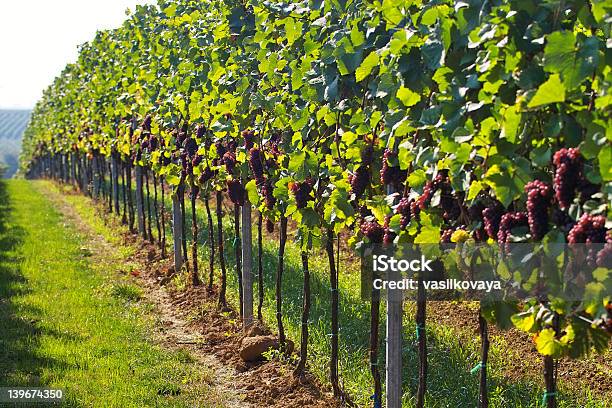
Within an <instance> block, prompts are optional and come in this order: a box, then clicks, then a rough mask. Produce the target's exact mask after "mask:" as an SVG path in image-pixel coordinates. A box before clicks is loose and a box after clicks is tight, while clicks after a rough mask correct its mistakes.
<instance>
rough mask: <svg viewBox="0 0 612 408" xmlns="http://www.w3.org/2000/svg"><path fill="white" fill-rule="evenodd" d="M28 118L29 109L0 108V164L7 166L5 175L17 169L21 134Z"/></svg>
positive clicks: (8, 175)
mask: <svg viewBox="0 0 612 408" xmlns="http://www.w3.org/2000/svg"><path fill="white" fill-rule="evenodd" d="M29 118H30V111H29V110H0V164H4V165H6V166H8V172H7V173H6V174H5V176H6V177H12V175H13V174H15V172H16V171H17V167H18V165H19V152H20V151H21V136H22V135H23V131H24V130H25V128H26V126H27V124H28V120H29Z"/></svg>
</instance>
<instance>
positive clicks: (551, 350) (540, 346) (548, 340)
mask: <svg viewBox="0 0 612 408" xmlns="http://www.w3.org/2000/svg"><path fill="white" fill-rule="evenodd" d="M535 344H536V349H537V350H538V353H540V354H542V355H544V356H553V357H559V356H560V355H561V353H562V352H563V346H562V345H561V342H559V340H557V339H556V338H555V331H554V330H553V329H544V330H542V331H541V332H540V333H539V334H538V336H537V337H536V341H535Z"/></svg>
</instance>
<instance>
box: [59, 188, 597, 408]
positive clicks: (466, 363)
mask: <svg viewBox="0 0 612 408" xmlns="http://www.w3.org/2000/svg"><path fill="white" fill-rule="evenodd" d="M67 199H68V201H69V202H70V203H71V204H72V205H74V206H75V208H77V210H78V211H79V213H80V215H81V217H83V218H84V219H86V220H87V222H88V223H93V225H94V226H95V228H96V230H97V231H98V232H100V233H101V234H103V235H104V236H105V237H107V238H108V239H111V240H112V239H113V238H114V237H116V233H115V232H116V230H114V229H109V228H108V227H105V225H104V223H103V222H102V221H101V220H100V217H96V216H95V211H94V210H93V208H92V207H91V201H90V200H89V199H87V198H85V197H83V196H80V195H72V196H68V197H67ZM211 201H213V200H211ZM166 206H167V208H168V210H169V209H170V203H169V202H166ZM187 207H188V214H187V215H186V219H187V220H190V219H191V215H190V211H189V206H187ZM202 207H203V206H200V207H199V208H198V220H199V226H200V235H199V242H200V244H201V246H200V270H201V273H202V275H207V274H208V262H207V259H206V258H207V256H208V249H207V241H206V240H207V237H208V234H207V225H208V224H207V221H206V219H205V211H204V209H203V208H202ZM225 210H226V211H225V214H226V215H225V218H224V230H225V240H226V242H225V248H226V254H225V255H226V261H227V265H228V299H229V302H230V304H232V305H233V307H234V308H235V309H236V310H237V309H238V280H237V276H236V269H235V268H233V265H236V263H235V258H234V248H233V221H232V220H233V211H232V209H231V208H225ZM213 217H214V210H213ZM254 223H255V222H254ZM189 225H190V224H189ZM214 225H215V226H216V225H217V224H216V219H215V223H214ZM113 228H116V227H113ZM253 230H254V233H255V231H256V228H255V227H254V228H253ZM167 231H168V234H169V236H168V242H171V237H170V234H171V228H170V225H168V227H167ZM187 237H188V240H191V231H190V228H187ZM215 238H216V235H215ZM253 243H254V249H253V252H254V254H256V251H257V248H256V239H254V240H253ZM277 245H278V242H277V240H276V239H269V240H265V241H264V245H263V253H264V256H263V260H264V262H263V263H264V276H265V301H264V310H263V314H264V320H265V322H266V323H267V324H269V325H270V326H271V327H272V329H274V330H276V329H277V327H276V314H275V313H276V310H275V300H274V299H275V297H274V295H275V294H274V291H275V289H274V287H275V286H274V285H275V273H276V265H277V258H276V251H277ZM189 255H191V253H189ZM254 256H255V255H254ZM285 263H286V265H285V274H284V277H283V279H284V280H283V322H284V326H285V330H286V333H287V335H288V336H289V338H291V339H292V340H294V341H295V342H296V343H298V342H299V338H300V329H301V326H300V324H301V320H300V319H301V308H302V272H301V261H300V252H299V248H298V246H297V245H296V244H295V243H292V242H288V244H287V250H286V254H285ZM254 265H256V263H254ZM310 269H311V290H312V306H311V317H310V338H309V358H308V367H309V369H310V371H311V372H313V373H314V374H315V375H317V377H319V378H320V379H321V380H322V381H323V382H326V381H327V377H328V372H329V356H330V352H331V346H330V341H329V336H328V334H329V333H330V332H331V323H330V322H331V316H330V310H329V305H330V291H329V278H328V273H329V272H328V265H327V258H326V256H325V254H324V253H323V252H315V253H313V254H312V256H311V257H310ZM358 271H359V269H358V265H356V264H355V262H354V261H353V262H352V263H351V262H347V261H346V260H345V259H343V261H342V264H341V270H340V278H339V281H340V375H341V381H342V383H343V386H344V387H345V388H346V389H347V391H348V392H349V394H350V395H351V397H352V398H354V399H355V400H356V402H357V403H358V404H359V405H360V406H369V404H371V402H370V399H369V397H370V395H371V394H372V390H373V385H372V378H371V375H370V372H369V365H368V352H367V350H368V342H369V316H370V314H369V313H370V312H369V304H368V303H367V302H364V301H363V300H362V299H361V297H360V276H359V272H358ZM216 272H217V275H216V276H215V280H216V282H217V279H218V271H216ZM185 281H186V280H185V279H179V281H178V283H179V286H180V287H181V288H182V287H183V286H185V285H184V284H183V283H184V282H185ZM255 293H256V291H255ZM256 301H257V299H256ZM408 308H409V306H408V305H407V309H408ZM384 313H385V311H384V307H382V308H381V322H383V323H382V324H381V328H380V329H381V335H380V338H381V344H380V347H379V350H380V356H379V364H380V367H381V373H382V374H383V375H384ZM404 316H405V319H404V333H403V339H404V352H403V357H402V358H403V366H404V384H403V391H404V398H403V406H406V407H412V406H414V400H413V396H414V395H415V394H416V387H417V381H418V374H417V373H418V370H417V364H418V356H417V350H416V336H415V328H416V325H415V322H414V319H413V313H411V312H408V311H407V312H406V313H405V314H404ZM427 335H428V343H429V344H428V346H429V378H428V394H427V406H428V407H449V406H453V407H455V406H456V407H474V406H476V401H477V398H478V376H477V375H472V374H470V370H471V368H472V367H473V366H474V365H475V364H476V363H477V361H478V353H479V348H480V342H479V339H478V337H477V335H476V334H474V335H473V341H471V342H469V343H465V342H463V341H462V340H461V339H460V338H459V337H458V336H457V333H456V331H455V329H453V328H450V327H446V326H444V325H439V324H435V323H433V322H431V321H429V322H428V326H427ZM506 359H507V352H506V350H505V349H503V348H499V347H495V345H493V347H492V349H491V355H490V362H489V390H490V406H491V407H492V408H494V407H499V408H506V407H517V408H530V407H539V406H540V404H541V398H542V394H543V381H542V378H541V377H538V378H536V379H530V378H525V379H524V380H522V381H519V382H510V381H508V380H507V379H506V378H505V377H504V374H503V372H504V370H505V368H506V366H507V365H505V364H504V361H505V360H506ZM529 363H530V364H534V363H535V364H540V363H539V362H529ZM559 386H560V402H559V407H560V408H570V407H571V408H574V407H577V406H580V407H585V408H587V407H588V408H599V407H605V406H606V402H605V401H602V400H598V399H596V398H594V397H593V396H592V395H591V393H590V392H589V391H588V390H586V389H585V390H584V392H583V393H582V394H581V395H575V394H573V393H571V392H569V391H566V387H565V386H564V384H563V383H562V382H560V384H559Z"/></svg>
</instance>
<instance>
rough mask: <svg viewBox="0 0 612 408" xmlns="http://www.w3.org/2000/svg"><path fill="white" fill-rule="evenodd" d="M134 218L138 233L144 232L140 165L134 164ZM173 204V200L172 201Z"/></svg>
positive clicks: (142, 233)
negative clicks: (136, 221)
mask: <svg viewBox="0 0 612 408" xmlns="http://www.w3.org/2000/svg"><path fill="white" fill-rule="evenodd" d="M135 173H136V219H137V220H138V233H139V234H140V235H144V234H145V225H144V203H143V202H142V167H140V165H138V164H137V165H136V171H135ZM172 203H173V205H174V201H172Z"/></svg>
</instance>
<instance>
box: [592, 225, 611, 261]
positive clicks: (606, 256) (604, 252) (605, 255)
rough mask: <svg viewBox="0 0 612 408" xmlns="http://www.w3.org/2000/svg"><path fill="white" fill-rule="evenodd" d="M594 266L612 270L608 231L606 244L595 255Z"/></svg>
mask: <svg viewBox="0 0 612 408" xmlns="http://www.w3.org/2000/svg"><path fill="white" fill-rule="evenodd" d="M596 264H597V266H599V267H600V268H608V269H612V235H611V234H610V231H608V238H607V242H606V243H605V245H604V247H603V249H601V250H600V251H599V252H598V253H597V260H596Z"/></svg>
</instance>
